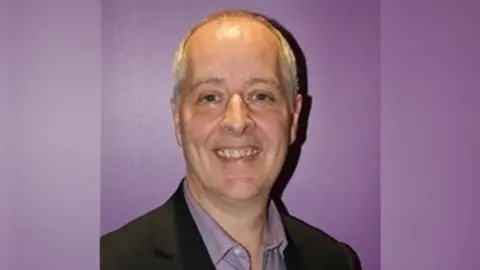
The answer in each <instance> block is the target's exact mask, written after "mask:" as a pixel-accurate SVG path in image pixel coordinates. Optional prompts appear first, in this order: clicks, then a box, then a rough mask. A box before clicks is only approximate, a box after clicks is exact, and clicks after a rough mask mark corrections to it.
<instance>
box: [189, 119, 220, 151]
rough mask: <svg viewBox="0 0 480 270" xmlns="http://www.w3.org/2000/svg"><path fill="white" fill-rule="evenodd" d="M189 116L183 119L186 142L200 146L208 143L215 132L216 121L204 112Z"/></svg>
mask: <svg viewBox="0 0 480 270" xmlns="http://www.w3.org/2000/svg"><path fill="white" fill-rule="evenodd" d="M187 116H188V117H185V118H184V119H183V121H182V122H183V125H182V126H183V131H182V135H183V136H182V137H183V139H184V142H186V143H189V144H194V145H198V146H203V145H206V144H207V142H208V140H209V138H210V137H212V135H213V133H214V132H215V122H214V121H212V119H211V118H209V117H205V116H204V115H202V114H197V115H195V116H193V115H192V116H190V115H187Z"/></svg>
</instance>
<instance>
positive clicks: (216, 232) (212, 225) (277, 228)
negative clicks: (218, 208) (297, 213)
mask: <svg viewBox="0 0 480 270" xmlns="http://www.w3.org/2000/svg"><path fill="white" fill-rule="evenodd" d="M183 190H184V196H185V200H186V202H187V205H188V208H189V210H190V213H191V214H192V217H193V220H194V221H195V224H196V225H197V228H198V230H199V231H200V234H201V236H202V239H203V241H204V243H205V246H206V248H207V250H208V253H209V254H210V257H211V258H212V261H213V263H214V264H215V265H217V264H218V263H219V262H220V261H221V260H222V259H223V257H224V256H225V255H226V254H227V253H228V251H229V250H231V249H233V248H235V247H237V246H239V244H238V243H237V242H236V241H235V240H233V239H232V238H231V237H230V236H229V235H228V234H227V233H226V232H225V231H224V230H223V228H221V227H220V225H219V224H218V223H216V222H215V220H213V219H212V217H210V215H209V214H208V213H207V212H206V211H205V210H204V209H203V208H202V207H201V206H200V205H199V204H198V202H197V201H196V200H195V199H194V198H193V196H192V195H191V193H190V191H189V189H188V186H187V183H186V181H184V183H183ZM268 232H269V233H268V237H267V240H266V243H265V249H266V250H271V249H275V248H279V249H280V253H281V254H283V251H284V249H285V248H286V246H287V237H286V234H285V229H284V227H283V223H282V219H281V217H280V213H279V211H278V209H277V207H276V205H275V203H274V202H273V201H270V202H269V206H268Z"/></svg>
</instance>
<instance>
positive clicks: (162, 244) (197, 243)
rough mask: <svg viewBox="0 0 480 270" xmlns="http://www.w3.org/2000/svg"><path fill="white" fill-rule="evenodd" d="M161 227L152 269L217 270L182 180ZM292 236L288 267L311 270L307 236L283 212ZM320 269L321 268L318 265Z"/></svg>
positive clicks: (166, 210) (168, 203)
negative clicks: (190, 205) (303, 235)
mask: <svg viewBox="0 0 480 270" xmlns="http://www.w3.org/2000/svg"><path fill="white" fill-rule="evenodd" d="M158 219H161V220H160V221H159V223H160V224H161V226H160V228H158V229H156V230H157V231H158V233H157V234H156V235H155V239H154V254H155V260H154V262H153V263H152V264H151V266H152V267H150V268H149V269H152V270H153V269H155V270H165V269H168V270H198V269H202V270H215V266H214V264H213V262H212V261H211V259H210V255H209V254H208V250H207V248H206V246H205V244H204V243H203V239H202V237H201V234H200V232H199V230H198V228H197V226H196V225H195V221H194V220H193V217H192V216H191V214H190V211H189V209H188V206H187V203H186V201H185V197H184V194H183V188H182V183H181V184H180V185H179V187H178V188H177V190H176V191H175V192H174V194H173V195H172V197H171V198H170V199H169V200H168V201H167V202H166V203H165V205H164V212H163V213H162V214H161V215H159V216H158ZM282 221H283V224H284V227H285V232H286V235H287V239H288V243H289V244H288V246H287V248H286V249H285V251H284V257H285V264H286V268H287V270H307V269H306V268H305V267H307V262H305V259H306V257H305V256H302V250H303V249H304V239H303V238H302V236H301V235H302V233H301V232H299V231H298V228H297V226H295V224H293V223H292V221H291V220H290V218H289V217H286V216H283V215H282ZM316 269H317V268H316Z"/></svg>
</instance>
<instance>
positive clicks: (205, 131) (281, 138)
mask: <svg viewBox="0 0 480 270" xmlns="http://www.w3.org/2000/svg"><path fill="white" fill-rule="evenodd" d="M278 46H279V45H278V41H277V38H276V36H275V35H274V34H273V33H272V32H271V31H270V30H269V29H268V28H267V27H265V26H264V25H262V24H260V23H258V22H255V21H248V20H239V19H237V20H229V21H223V22H218V21H214V22H210V23H207V24H206V25H204V26H202V27H201V28H200V29H198V30H197V32H195V33H194V34H193V35H192V37H191V38H190V40H189V43H188V45H187V48H186V53H187V59H186V61H188V63H187V69H186V76H185V80H184V81H183V83H182V90H181V93H180V98H179V99H178V101H177V102H175V101H172V104H171V105H172V114H173V118H174V122H175V128H176V129H175V130H176V137H177V141H178V143H179V145H180V146H181V147H182V149H183V152H184V157H185V161H186V166H187V177H186V179H187V181H188V183H189V186H190V187H191V189H193V190H194V192H195V193H202V194H200V195H207V196H212V195H213V196H215V197H217V198H222V199H229V200H234V201H245V200H252V199H255V198H257V199H258V198H265V197H267V196H268V194H269V192H270V189H271V187H272V185H273V184H274V182H275V180H276V179H277V177H278V174H279V172H280V170H281V168H282V166H283V164H284V162H285V157H286V154H287V149H288V145H289V144H290V143H292V142H293V141H294V140H295V133H296V129H297V119H298V114H299V112H300V107H301V96H300V95H297V96H296V98H295V100H292V98H291V95H289V93H288V91H287V90H286V89H284V84H283V78H282V77H281V69H280V66H279V57H278V52H279V47H278ZM196 195H197V197H198V195H199V194H196Z"/></svg>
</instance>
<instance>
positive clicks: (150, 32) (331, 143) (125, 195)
mask: <svg viewBox="0 0 480 270" xmlns="http://www.w3.org/2000/svg"><path fill="white" fill-rule="evenodd" d="M238 3H240V1H220V2H218V1H202V2H201V4H200V2H199V1H156V2H152V1H117V0H104V1H102V6H103V17H102V63H103V66H102V68H103V69H102V72H103V73H102V75H103V78H104V85H103V101H102V102H103V103H102V104H103V106H102V111H103V116H102V123H103V125H102V189H101V190H102V192H101V201H102V208H101V209H102V215H101V218H102V233H104V232H107V231H109V230H112V229H114V228H116V227H118V226H119V225H122V224H124V223H125V222H127V221H129V220H130V219H133V218H135V217H136V216H138V215H140V214H142V213H144V212H146V211H147V210H150V209H151V208H153V207H156V206H158V205H160V204H161V203H163V202H164V201H165V200H166V199H168V197H170V196H171V194H172V193H173V191H174V190H175V188H176V187H177V185H178V184H179V182H180V179H181V178H182V177H183V176H184V171H185V166H184V162H183V159H182V156H181V151H180V149H179V147H178V146H177V144H176V142H175V137H174V132H173V126H172V125H173V124H172V120H171V117H170V113H169V99H170V96H171V93H172V89H173V81H172V72H171V63H172V62H173V55H174V52H175V50H176V47H177V45H178V43H179V41H180V39H181V37H182V36H183V35H184V34H185V33H186V32H187V30H188V29H189V28H190V27H192V26H193V24H194V23H196V22H198V21H199V20H201V19H202V18H203V17H205V16H206V15H208V14H209V13H211V12H213V11H217V10H219V9H223V8H228V7H241V8H248V9H252V10H255V11H259V12H263V13H266V14H268V15H269V16H272V17H274V18H276V19H277V20H278V21H279V22H281V23H282V24H283V25H284V26H285V27H286V28H287V29H288V30H289V31H290V32H292V34H293V35H294V36H295V37H296V39H297V41H298V43H299V45H300V47H302V49H303V51H304V54H305V58H306V59H307V68H308V72H309V76H308V79H309V85H308V86H309V87H308V88H309V94H310V95H311V96H312V100H313V101H312V109H311V112H310V119H309V129H308V133H307V141H306V143H305V144H304V147H303V151H302V155H301V157H300V161H299V163H298V166H297V169H296V172H295V174H294V176H293V177H292V179H291V180H290V182H289V184H288V185H287V188H286V190H285V193H284V196H283V198H284V200H283V201H284V203H285V205H286V206H287V209H288V210H289V212H290V213H291V214H293V215H295V216H297V217H299V218H301V219H303V220H305V221H306V222H308V223H310V224H312V225H315V226H317V227H319V228H321V229H323V230H325V231H326V232H327V233H330V234H331V235H333V236H334V237H336V238H338V239H340V240H343V241H346V242H347V243H349V244H350V245H351V246H352V247H353V248H354V249H356V250H357V252H358V253H359V256H360V257H361V258H362V261H363V263H364V266H365V268H366V269H379V267H380V266H379V264H380V163H379V161H380V50H379V49H380V42H379V41H380V32H379V29H380V13H379V2H378V1H361V2H360V1H358V2H353V1H352V2H351V4H349V5H345V3H342V2H341V1H318V2H314V1H297V0H289V1H282V5H279V4H278V1H258V0H248V1H241V3H242V4H238Z"/></svg>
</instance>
